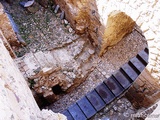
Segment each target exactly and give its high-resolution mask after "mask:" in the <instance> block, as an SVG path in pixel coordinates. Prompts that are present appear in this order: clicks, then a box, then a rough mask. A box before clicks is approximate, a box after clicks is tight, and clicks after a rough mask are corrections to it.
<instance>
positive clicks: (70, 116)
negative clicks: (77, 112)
mask: <svg viewBox="0 0 160 120" xmlns="http://www.w3.org/2000/svg"><path fill="white" fill-rule="evenodd" d="M62 114H64V115H65V116H66V117H67V120H74V119H73V117H72V115H71V114H70V112H69V111H68V110H64V111H63V112H62Z"/></svg>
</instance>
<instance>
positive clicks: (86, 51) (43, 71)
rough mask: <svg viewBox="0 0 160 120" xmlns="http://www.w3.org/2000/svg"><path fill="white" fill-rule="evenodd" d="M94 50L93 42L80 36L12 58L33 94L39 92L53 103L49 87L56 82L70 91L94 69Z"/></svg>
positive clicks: (63, 89) (53, 96) (53, 98)
mask: <svg viewBox="0 0 160 120" xmlns="http://www.w3.org/2000/svg"><path fill="white" fill-rule="evenodd" d="M94 53H95V51H94V50H93V48H92V46H91V45H90V44H88V42H87V41H85V40H82V39H81V38H79V39H77V40H76V41H75V42H72V44H69V45H67V46H64V47H63V48H61V49H54V50H51V51H44V52H42V51H39V52H36V53H27V54H25V55H24V56H23V57H20V58H17V59H15V60H14V62H15V63H16V64H17V66H18V67H19V69H20V71H21V72H22V74H23V75H24V77H25V79H26V81H27V82H28V85H29V86H30V87H31V89H32V90H33V91H34V92H35V93H36V94H35V98H37V97H36V95H37V96H39V97H41V96H42V97H44V98H45V99H46V100H47V101H48V102H49V103H53V102H54V101H55V100H56V99H57V96H56V95H55V93H54V91H52V88H53V87H54V86H56V85H59V86H60V87H61V89H62V91H68V92H69V91H71V90H72V89H73V88H75V87H76V86H78V85H79V84H80V83H82V82H83V81H84V80H85V79H86V77H87V76H88V75H89V73H91V71H93V68H94V63H93V61H91V60H90V58H91V56H92V55H93V54H94ZM33 82H34V84H32V83H33ZM51 98H52V99H51ZM37 101H38V100H37Z"/></svg>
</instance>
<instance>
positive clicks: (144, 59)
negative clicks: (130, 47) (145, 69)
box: [137, 50, 148, 66]
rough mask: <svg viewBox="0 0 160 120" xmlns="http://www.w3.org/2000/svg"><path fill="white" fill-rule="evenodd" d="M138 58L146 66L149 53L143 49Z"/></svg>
mask: <svg viewBox="0 0 160 120" xmlns="http://www.w3.org/2000/svg"><path fill="white" fill-rule="evenodd" d="M137 58H138V59H139V60H140V61H141V62H142V63H143V64H144V65H145V66H146V65H147V64H148V54H147V53H146V52H145V51H144V50H142V51H140V52H139V53H138V55H137Z"/></svg>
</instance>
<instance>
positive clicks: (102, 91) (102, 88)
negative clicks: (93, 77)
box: [95, 83, 115, 104]
mask: <svg viewBox="0 0 160 120" xmlns="http://www.w3.org/2000/svg"><path fill="white" fill-rule="evenodd" d="M95 89H96V91H97V93H98V94H99V95H100V96H101V98H102V99H103V100H104V101H105V103H106V104H109V103H110V102H111V101H112V100H113V99H114V98H115V96H114V95H113V94H112V92H111V91H110V90H109V89H108V87H107V86H106V85H105V84H104V83H101V84H100V85H99V86H97V87H96V88H95Z"/></svg>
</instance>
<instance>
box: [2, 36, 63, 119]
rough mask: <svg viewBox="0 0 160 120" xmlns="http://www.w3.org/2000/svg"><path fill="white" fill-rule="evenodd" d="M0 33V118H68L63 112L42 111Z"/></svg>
mask: <svg viewBox="0 0 160 120" xmlns="http://www.w3.org/2000/svg"><path fill="white" fill-rule="evenodd" d="M3 38H4V37H2V36H1V34H0V51H1V52H0V114H1V116H0V120H66V117H65V116H63V115H61V114H59V113H58V114H56V113H53V112H52V111H48V110H42V111H40V109H39V107H38V105H37V104H36V102H35V100H34V97H33V95H32V93H31V91H30V89H29V87H28V85H27V83H26V81H25V79H24V77H23V75H22V74H21V72H20V71H19V69H18V68H17V66H16V64H15V63H14V61H13V59H12V58H11V56H10V55H9V52H8V51H7V49H6V48H5V46H4V44H3V40H2V39H3Z"/></svg>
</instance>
